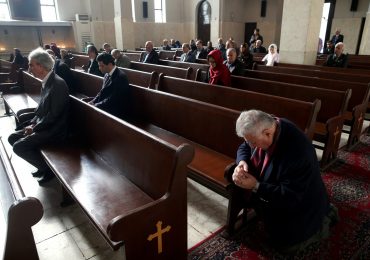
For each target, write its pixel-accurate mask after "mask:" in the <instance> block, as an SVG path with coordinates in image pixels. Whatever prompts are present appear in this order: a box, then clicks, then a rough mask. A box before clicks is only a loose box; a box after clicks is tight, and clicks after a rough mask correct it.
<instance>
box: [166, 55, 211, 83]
mask: <svg viewBox="0 0 370 260" xmlns="http://www.w3.org/2000/svg"><path fill="white" fill-rule="evenodd" d="M159 64H160V65H164V66H171V67H177V68H184V69H187V68H192V69H193V70H192V71H191V73H190V75H189V79H191V80H196V76H197V71H198V70H199V69H200V70H202V71H205V72H207V71H208V68H209V65H208V64H201V63H191V62H181V61H171V60H161V59H160V60H159Z"/></svg>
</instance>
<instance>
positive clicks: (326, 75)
mask: <svg viewBox="0 0 370 260" xmlns="http://www.w3.org/2000/svg"><path fill="white" fill-rule="evenodd" d="M255 69H256V70H260V71H271V72H277V73H286V74H293V75H301V76H309V77H317V78H323V79H334V80H343V81H349V82H361V83H366V84H368V83H369V82H370V75H358V74H349V73H345V74H344V73H340V72H339V71H337V72H331V71H313V70H306V69H299V68H288V67H280V66H264V65H258V66H255Z"/></svg>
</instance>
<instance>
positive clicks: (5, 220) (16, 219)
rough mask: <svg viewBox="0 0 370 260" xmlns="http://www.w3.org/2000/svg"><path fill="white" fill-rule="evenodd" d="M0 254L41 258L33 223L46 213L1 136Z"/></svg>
mask: <svg viewBox="0 0 370 260" xmlns="http://www.w3.org/2000/svg"><path fill="white" fill-rule="evenodd" d="M0 208H1V216H0V226H1V227H2V228H1V235H0V236H1V238H0V241H1V243H0V255H2V257H3V258H2V259H4V260H12V259H30V260H37V259H39V257H38V253H37V249H36V244H35V240H34V238H33V233H32V229H31V227H32V226H33V225H35V224H37V222H39V221H40V219H41V218H42V216H43V214H44V209H43V207H42V204H41V203H40V201H39V200H38V199H37V198H34V197H26V196H25V194H24V192H23V189H22V187H21V185H20V183H19V180H18V178H17V175H16V174H15V172H14V169H13V167H12V165H11V163H10V161H9V159H8V156H7V153H6V151H5V148H4V145H3V142H2V139H1V137H0Z"/></svg>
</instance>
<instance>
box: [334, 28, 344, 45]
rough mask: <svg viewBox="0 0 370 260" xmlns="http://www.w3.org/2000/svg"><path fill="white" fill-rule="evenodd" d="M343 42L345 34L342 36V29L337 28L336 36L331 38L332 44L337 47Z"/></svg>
mask: <svg viewBox="0 0 370 260" xmlns="http://www.w3.org/2000/svg"><path fill="white" fill-rule="evenodd" d="M343 40H344V36H343V34H340V29H339V28H336V29H335V34H334V35H333V37H331V42H332V43H333V44H334V45H336V44H337V43H338V42H343Z"/></svg>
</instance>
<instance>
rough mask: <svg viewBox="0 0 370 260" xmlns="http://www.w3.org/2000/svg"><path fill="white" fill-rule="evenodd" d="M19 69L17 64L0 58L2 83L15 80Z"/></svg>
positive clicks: (0, 78)
mask: <svg viewBox="0 0 370 260" xmlns="http://www.w3.org/2000/svg"><path fill="white" fill-rule="evenodd" d="M18 70H19V66H18V65H17V64H14V63H12V62H9V61H6V60H1V59H0V83H7V82H15V81H16V80H17V75H18V73H17V72H18Z"/></svg>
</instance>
